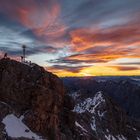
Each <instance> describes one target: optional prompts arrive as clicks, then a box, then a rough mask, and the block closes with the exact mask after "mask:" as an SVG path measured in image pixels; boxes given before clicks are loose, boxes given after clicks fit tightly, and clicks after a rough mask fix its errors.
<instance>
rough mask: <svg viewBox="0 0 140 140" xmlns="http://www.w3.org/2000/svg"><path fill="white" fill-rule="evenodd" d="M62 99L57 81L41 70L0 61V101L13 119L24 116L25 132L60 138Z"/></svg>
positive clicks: (13, 62)
mask: <svg viewBox="0 0 140 140" xmlns="http://www.w3.org/2000/svg"><path fill="white" fill-rule="evenodd" d="M64 95H65V91H64V87H63V84H62V82H61V81H60V80H59V78H58V77H56V76H55V75H53V74H52V73H49V72H47V71H45V70H44V69H43V68H42V67H39V66H37V65H36V64H32V65H30V66H29V65H27V64H22V63H20V62H16V61H13V60H10V59H1V60H0V101H1V102H4V103H5V104H8V105H9V106H10V107H11V108H12V109H13V110H14V112H15V114H16V115H19V116H20V115H23V114H24V122H25V123H26V124H27V125H28V126H29V128H31V129H32V130H34V131H35V132H39V133H41V134H43V135H44V136H48V137H50V139H52V140H53V139H60V137H61V134H60V128H59V125H60V117H61V114H60V112H61V111H62V109H63V103H64ZM6 112H7V111H6Z"/></svg>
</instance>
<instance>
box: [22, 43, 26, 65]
mask: <svg viewBox="0 0 140 140" xmlns="http://www.w3.org/2000/svg"><path fill="white" fill-rule="evenodd" d="M22 48H23V62H25V58H26V46H25V45H23V46H22Z"/></svg>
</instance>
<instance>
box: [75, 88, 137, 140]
mask: <svg viewBox="0 0 140 140" xmlns="http://www.w3.org/2000/svg"><path fill="white" fill-rule="evenodd" d="M79 98H80V97H78V102H77V104H76V105H75V107H74V110H73V112H76V113H77V121H76V127H77V129H78V130H79V133H81V135H92V134H94V135H95V136H96V137H95V139H97V140H98V139H101V140H137V139H139V138H140V131H139V128H136V127H135V126H134V125H132V124H131V123H130V122H129V120H128V119H127V116H126V114H125V112H124V111H123V110H122V109H121V108H120V107H119V106H118V105H117V104H116V103H114V102H113V101H112V99H111V98H109V97H107V96H105V95H104V94H103V93H102V92H101V91H100V92H97V93H96V94H95V95H94V96H93V97H87V98H85V99H83V98H82V99H81V101H80V102H79ZM75 102H76V100H75ZM130 135H131V136H130Z"/></svg>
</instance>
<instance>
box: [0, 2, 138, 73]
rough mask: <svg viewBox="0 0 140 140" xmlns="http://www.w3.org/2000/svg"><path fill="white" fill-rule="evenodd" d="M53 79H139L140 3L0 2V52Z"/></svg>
mask: <svg viewBox="0 0 140 140" xmlns="http://www.w3.org/2000/svg"><path fill="white" fill-rule="evenodd" d="M23 44H25V45H27V46H28V47H27V59H28V60H31V61H32V62H35V63H37V64H39V65H41V66H44V67H45V68H46V69H47V70H49V71H51V72H54V73H55V74H57V75H58V76H95V75H96V76H103V75H140V0H0V51H1V52H0V53H3V52H8V54H9V56H11V57H12V58H14V59H19V57H20V56H21V55H22V50H21V46H22V45H23Z"/></svg>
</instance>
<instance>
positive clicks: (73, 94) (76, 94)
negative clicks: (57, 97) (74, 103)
mask: <svg viewBox="0 0 140 140" xmlns="http://www.w3.org/2000/svg"><path fill="white" fill-rule="evenodd" d="M69 95H70V96H71V97H72V98H73V99H74V100H76V99H77V98H78V97H79V96H80V94H78V91H77V92H73V93H70V94H69Z"/></svg>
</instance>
